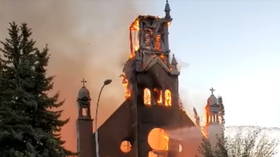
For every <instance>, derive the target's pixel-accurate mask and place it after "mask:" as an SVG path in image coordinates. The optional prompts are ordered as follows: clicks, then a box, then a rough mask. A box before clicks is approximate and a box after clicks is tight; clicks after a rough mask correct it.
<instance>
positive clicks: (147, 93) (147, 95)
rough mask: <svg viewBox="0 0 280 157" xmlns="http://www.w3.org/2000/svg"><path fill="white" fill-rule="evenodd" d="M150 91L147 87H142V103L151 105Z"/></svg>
mask: <svg viewBox="0 0 280 157" xmlns="http://www.w3.org/2000/svg"><path fill="white" fill-rule="evenodd" d="M151 102H152V101H151V91H150V89H148V88H145V89H144V104H145V105H147V106H150V105H151Z"/></svg>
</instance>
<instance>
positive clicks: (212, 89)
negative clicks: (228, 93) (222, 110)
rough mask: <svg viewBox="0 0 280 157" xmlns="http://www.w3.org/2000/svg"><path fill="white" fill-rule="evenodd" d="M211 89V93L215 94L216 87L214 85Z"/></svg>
mask: <svg viewBox="0 0 280 157" xmlns="http://www.w3.org/2000/svg"><path fill="white" fill-rule="evenodd" d="M210 91H211V95H213V94H214V91H215V89H214V88H213V87H212V88H211V89H210Z"/></svg>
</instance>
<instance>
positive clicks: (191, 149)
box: [168, 127, 202, 157]
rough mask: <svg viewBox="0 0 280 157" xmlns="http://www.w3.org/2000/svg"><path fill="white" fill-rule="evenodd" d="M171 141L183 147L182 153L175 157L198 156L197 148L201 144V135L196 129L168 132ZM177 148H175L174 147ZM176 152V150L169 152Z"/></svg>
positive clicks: (188, 128)
mask: <svg viewBox="0 0 280 157" xmlns="http://www.w3.org/2000/svg"><path fill="white" fill-rule="evenodd" d="M168 135H169V136H170V139H171V140H175V141H177V142H179V143H180V144H182V145H183V149H182V152H180V153H178V154H177V155H176V156H177V157H186V156H198V155H199V152H198V148H199V146H200V145H201V142H202V134H201V132H200V128H198V127H184V128H179V129H174V130H168ZM176 148H177V147H176ZM171 151H178V150H171Z"/></svg>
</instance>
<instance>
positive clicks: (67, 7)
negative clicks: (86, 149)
mask: <svg viewBox="0 0 280 157" xmlns="http://www.w3.org/2000/svg"><path fill="white" fill-rule="evenodd" d="M136 3H137V4H136ZM144 3H147V4H149V5H147V6H145V7H146V9H149V7H150V9H152V8H153V7H154V6H153V4H151V3H152V2H150V1H148V0H146V1H145V2H142V4H144ZM137 5H139V2H137V0H118V1H116V0H106V1H102V0H82V1H77V0H59V1H57V0H48V1H46V0H37V1H34V0H24V1H23V0H13V1H10V0H0V40H4V38H5V37H6V36H7V34H8V33H7V28H8V27H9V25H8V23H9V22H11V21H15V22H16V23H18V24H20V23H22V22H25V23H27V24H28V25H29V27H31V28H32V32H33V35H32V37H33V38H34V39H35V40H36V41H37V45H36V46H38V47H39V48H42V47H43V46H45V44H48V47H49V49H50V54H51V58H50V62H49V66H48V75H50V76H55V79H54V82H55V89H54V90H53V92H55V91H59V93H60V99H61V100H64V99H65V103H64V106H63V108H62V109H63V110H64V113H63V118H64V119H65V118H70V122H69V123H68V124H67V125H66V126H65V127H64V128H63V129H62V137H63V138H64V139H65V140H66V144H65V146H66V147H67V148H68V149H71V150H74V151H75V150H76V135H75V131H76V129H75V120H76V118H77V104H76V97H77V92H78V90H79V88H80V87H81V82H80V81H81V80H82V79H83V78H85V79H86V80H87V81H88V83H87V88H88V89H89V90H90V92H91V97H92V106H91V110H92V115H94V112H93V111H95V108H94V107H95V104H96V99H97V95H98V92H99V90H100V87H101V85H102V84H103V81H104V80H105V79H107V78H109V79H112V80H113V82H112V84H110V85H108V86H106V87H105V89H104V91H103V94H102V97H101V101H100V110H99V113H100V116H99V120H98V123H99V125H100V124H102V123H103V122H104V121H105V120H106V119H107V118H108V116H110V115H111V114H112V112H113V111H115V109H116V108H117V107H118V106H119V105H120V104H121V103H122V101H123V100H124V99H123V93H124V92H123V87H122V86H121V83H120V82H121V81H120V78H119V75H120V74H121V72H122V67H123V64H124V62H125V61H126V59H127V58H128V55H129V52H128V51H129V47H128V46H129V41H128V33H129V32H128V27H129V25H130V23H131V22H132V21H133V19H134V18H136V17H137V16H138V15H139V14H140V11H139V10H137V9H138V7H137Z"/></svg>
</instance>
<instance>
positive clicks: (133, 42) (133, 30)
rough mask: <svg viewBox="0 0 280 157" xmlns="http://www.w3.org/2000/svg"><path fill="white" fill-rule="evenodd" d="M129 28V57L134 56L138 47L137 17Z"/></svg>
mask: <svg viewBox="0 0 280 157" xmlns="http://www.w3.org/2000/svg"><path fill="white" fill-rule="evenodd" d="M129 30H130V51H131V52H130V55H129V58H134V57H135V54H136V51H138V49H139V41H138V31H139V30H140V28H139V19H138V18H137V19H136V20H135V21H134V22H133V23H132V24H131V25H130V27H129Z"/></svg>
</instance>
